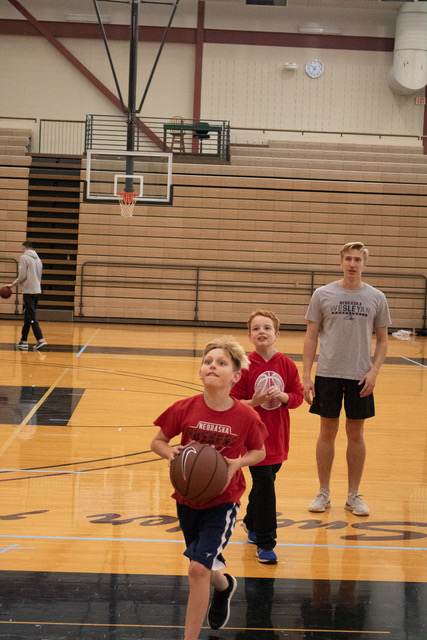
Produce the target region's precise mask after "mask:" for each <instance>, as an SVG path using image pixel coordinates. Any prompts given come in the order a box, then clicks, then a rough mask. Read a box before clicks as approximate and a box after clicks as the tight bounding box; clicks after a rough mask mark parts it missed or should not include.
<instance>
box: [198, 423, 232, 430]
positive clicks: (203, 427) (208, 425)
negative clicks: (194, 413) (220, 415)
mask: <svg viewBox="0 0 427 640" xmlns="http://www.w3.org/2000/svg"><path fill="white" fill-rule="evenodd" d="M197 429H201V430H202V431H216V432H217V433H231V427H229V426H228V425H226V424H214V423H212V422H199V423H198V425H197Z"/></svg>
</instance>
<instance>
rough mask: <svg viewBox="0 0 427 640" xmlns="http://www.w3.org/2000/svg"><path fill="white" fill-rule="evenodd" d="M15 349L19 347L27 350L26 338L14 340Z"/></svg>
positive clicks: (21, 349)
mask: <svg viewBox="0 0 427 640" xmlns="http://www.w3.org/2000/svg"><path fill="white" fill-rule="evenodd" d="M15 349H19V351H28V342H27V341H26V340H20V341H19V342H16V343H15Z"/></svg>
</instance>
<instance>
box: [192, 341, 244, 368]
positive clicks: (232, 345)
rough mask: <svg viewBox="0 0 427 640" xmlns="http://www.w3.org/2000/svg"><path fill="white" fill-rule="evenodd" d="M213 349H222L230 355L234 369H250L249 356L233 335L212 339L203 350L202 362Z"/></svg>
mask: <svg viewBox="0 0 427 640" xmlns="http://www.w3.org/2000/svg"><path fill="white" fill-rule="evenodd" d="M213 349H222V350H223V351H225V353H227V354H228V355H229V356H230V360H231V362H232V363H233V369H234V371H241V369H249V358H248V356H247V355H246V353H245V350H244V349H243V347H242V346H241V345H240V344H239V343H238V342H237V340H236V339H235V338H234V337H233V336H221V337H220V338H214V339H213V340H211V341H210V342H209V343H208V344H207V345H206V347H205V348H204V350H203V358H202V362H203V360H204V359H205V357H206V356H207V354H208V353H209V351H212V350H213Z"/></svg>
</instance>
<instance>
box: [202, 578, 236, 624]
mask: <svg viewBox="0 0 427 640" xmlns="http://www.w3.org/2000/svg"><path fill="white" fill-rule="evenodd" d="M224 575H225V577H226V578H227V580H228V588H227V589H226V590H225V591H217V590H216V589H214V594H213V598H212V602H211V606H210V607H209V609H208V625H209V626H210V628H211V629H222V628H223V627H225V625H226V624H227V622H228V618H229V617H230V600H231V598H232V597H233V594H234V592H235V591H236V587H237V580H236V578H233V576H230V575H229V574H228V573H224Z"/></svg>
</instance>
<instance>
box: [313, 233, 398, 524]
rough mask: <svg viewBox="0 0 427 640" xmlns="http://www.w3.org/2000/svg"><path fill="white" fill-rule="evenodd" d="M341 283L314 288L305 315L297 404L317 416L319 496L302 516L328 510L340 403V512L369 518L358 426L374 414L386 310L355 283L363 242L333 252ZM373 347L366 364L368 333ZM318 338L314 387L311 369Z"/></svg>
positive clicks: (374, 292) (380, 297)
mask: <svg viewBox="0 0 427 640" xmlns="http://www.w3.org/2000/svg"><path fill="white" fill-rule="evenodd" d="M340 254H341V267H342V269H343V274H344V275H343V278H341V280H338V281H336V282H332V283H330V284H327V285H325V286H324V287H320V288H319V289H317V290H316V291H315V292H314V294H313V296H312V298H311V301H310V304H309V307H308V310H307V313H306V316H305V317H306V320H307V333H306V337H305V340H304V353H303V385H304V399H305V400H306V401H307V402H308V404H309V405H310V412H311V413H315V414H318V415H319V416H320V434H319V439H318V441H317V447H316V459H317V471H318V475H319V483H320V491H319V494H318V495H317V496H316V498H315V499H314V500H313V501H312V502H311V503H310V505H309V510H310V511H314V512H322V511H325V509H327V508H329V507H330V506H331V503H330V499H329V483H330V477H331V470H332V463H333V458H334V450H335V438H336V434H337V432H338V427H339V415H340V411H341V406H342V400H343V399H344V408H345V413H346V433H347V464H348V496H347V502H346V504H345V508H346V509H347V510H349V511H352V513H354V514H355V515H360V516H362V515H368V514H369V508H368V507H367V506H366V504H364V502H363V501H362V500H361V498H360V496H359V493H358V491H359V484H360V481H361V478H362V472H363V467H364V463H365V455H366V450H365V442H364V438H363V426H364V422H365V419H366V418H370V417H372V416H373V415H374V414H375V408H374V398H373V393H372V392H373V389H374V387H375V382H376V378H377V375H378V372H379V370H380V367H381V365H382V363H383V362H384V359H385V356H386V353H387V327H388V326H389V325H390V324H391V320H390V312H389V309H388V305H387V300H386V298H385V296H384V294H383V293H382V292H381V291H378V289H374V287H371V286H370V285H368V284H366V283H364V282H363V281H362V272H363V269H364V267H365V265H366V261H367V258H368V250H367V248H366V247H365V246H364V245H363V243H362V242H349V243H347V244H345V245H344V246H343V247H342V248H341V251H340ZM373 331H375V335H376V347H375V352H374V355H373V358H371V343H372V333H373ZM319 338H320V349H319V358H318V363H317V368H316V377H315V382H314V383H313V381H312V379H311V369H312V366H313V362H314V358H315V355H316V350H317V343H318V340H319Z"/></svg>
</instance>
